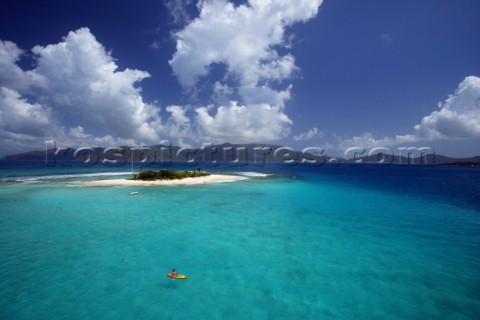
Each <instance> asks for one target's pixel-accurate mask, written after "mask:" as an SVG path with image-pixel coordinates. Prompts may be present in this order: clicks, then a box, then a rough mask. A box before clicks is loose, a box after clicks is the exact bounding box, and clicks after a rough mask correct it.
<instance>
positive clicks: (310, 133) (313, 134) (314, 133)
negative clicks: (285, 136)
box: [293, 127, 321, 141]
mask: <svg viewBox="0 0 480 320" xmlns="http://www.w3.org/2000/svg"><path fill="white" fill-rule="evenodd" d="M318 136H321V132H319V131H318V128H316V127H313V128H312V129H310V130H308V131H307V132H304V133H300V134H298V135H295V136H293V140H295V141H303V140H310V139H313V138H314V137H318Z"/></svg>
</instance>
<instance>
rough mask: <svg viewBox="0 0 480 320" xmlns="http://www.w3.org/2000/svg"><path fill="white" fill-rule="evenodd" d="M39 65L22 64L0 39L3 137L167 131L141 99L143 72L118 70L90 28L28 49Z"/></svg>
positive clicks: (66, 138)
mask: <svg viewBox="0 0 480 320" xmlns="http://www.w3.org/2000/svg"><path fill="white" fill-rule="evenodd" d="M32 53H33V54H34V57H35V62H36V67H35V68H34V69H33V70H27V71H24V70H22V69H21V68H20V67H19V66H18V65H17V62H18V61H19V60H20V58H21V57H22V55H23V54H24V52H23V51H22V50H21V49H19V48H18V47H17V45H16V44H14V43H13V42H9V41H0V71H1V72H0V116H1V122H0V124H1V126H0V143H2V145H3V146H4V148H6V149H19V150H21V149H22V148H37V149H38V148H39V147H41V146H42V145H43V143H44V140H45V139H54V140H56V141H58V142H59V143H61V144H64V145H69V146H72V145H73V146H78V145H79V144H80V145H102V146H109V145H119V144H128V145H133V144H143V143H155V142H158V141H159V139H160V134H161V133H162V132H164V131H165V130H166V128H165V127H164V126H163V125H162V123H161V119H160V116H159V111H160V109H159V107H157V106H156V105H153V104H149V103H146V102H145V101H143V98H142V96H141V90H140V88H138V87H137V84H138V82H140V81H141V80H143V79H145V78H147V77H149V76H150V75H149V74H148V73H147V72H145V71H139V70H131V69H125V70H123V71H119V70H118V66H117V65H116V63H115V60H114V58H113V57H112V56H111V54H110V53H109V52H107V51H106V50H105V48H104V47H103V46H102V45H101V44H100V43H99V42H98V41H97V40H96V39H95V37H94V36H93V34H92V33H91V32H90V30H89V29H88V28H81V29H79V30H76V31H72V32H70V33H69V34H68V35H67V36H66V37H65V38H63V39H62V41H61V42H59V43H57V44H51V45H47V46H35V47H34V48H33V49H32Z"/></svg>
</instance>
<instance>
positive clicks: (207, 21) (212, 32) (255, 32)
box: [170, 0, 322, 141]
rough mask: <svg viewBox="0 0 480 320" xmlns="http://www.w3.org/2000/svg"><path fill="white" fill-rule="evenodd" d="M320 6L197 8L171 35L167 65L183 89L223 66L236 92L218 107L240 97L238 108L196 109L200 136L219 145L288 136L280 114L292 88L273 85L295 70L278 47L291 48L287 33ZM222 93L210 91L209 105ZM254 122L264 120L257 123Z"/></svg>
mask: <svg viewBox="0 0 480 320" xmlns="http://www.w3.org/2000/svg"><path fill="white" fill-rule="evenodd" d="M321 3H322V1H321V0H313V1H312V0H298V1H286V0H278V1H266V0H250V1H249V2H248V4H244V5H239V6H235V5H234V4H232V3H230V2H228V1H226V0H206V1H200V2H199V3H198V8H199V11H200V14H199V17H198V18H196V19H194V20H193V21H192V22H191V23H190V24H188V25H187V26H186V27H185V28H183V29H182V30H180V31H179V32H177V33H176V38H177V46H176V52H175V54H174V55H173V57H172V59H171V60H170V65H171V67H172V69H173V72H174V73H175V75H176V76H177V78H178V80H179V82H180V83H181V84H182V86H183V87H184V88H185V89H187V90H190V91H193V92H194V91H195V89H196V84H197V82H198V81H199V79H200V78H202V77H204V76H207V75H208V74H209V72H210V70H211V67H212V65H215V64H222V65H224V66H225V67H226V68H225V69H226V71H225V72H226V74H225V77H224V79H229V80H230V81H231V82H233V83H234V84H235V85H234V86H233V87H234V89H235V90H234V89H233V88H232V86H231V85H230V86H229V87H228V89H229V90H228V91H226V90H223V91H222V92H221V93H222V96H221V98H222V101H225V93H228V94H229V95H232V94H238V97H240V101H239V103H240V104H237V103H235V102H232V101H231V102H230V103H223V104H222V105H220V106H218V107H217V108H216V110H214V111H213V110H210V109H211V108H213V107H210V109H209V110H207V108H205V107H200V108H198V109H197V110H196V111H197V118H196V120H197V125H198V130H199V133H200V134H201V135H203V136H208V137H211V138H213V139H221V138H222V137H223V139H224V141H226V140H228V139H232V138H236V139H235V140H242V141H259V140H263V141H266V140H275V139H279V138H281V137H284V136H286V135H287V134H288V133H289V132H290V128H289V125H290V124H291V123H292V122H291V120H290V119H289V118H288V116H287V115H286V114H285V110H284V109H285V101H286V100H288V99H289V98H290V90H291V86H287V88H285V89H284V90H278V89H276V88H274V85H276V86H278V85H281V84H282V82H283V81H284V80H287V79H289V78H291V77H292V75H293V74H294V73H295V71H296V70H298V67H297V66H296V65H295V58H294V57H293V56H292V55H291V54H289V53H286V54H283V55H282V54H280V53H279V52H278V47H279V46H282V47H284V48H288V47H289V46H291V43H290V39H291V37H286V36H285V30H286V28H287V27H289V26H291V25H293V24H294V23H298V22H305V21H307V20H309V19H311V18H313V17H315V15H316V14H317V11H318V8H319V6H320V5H321ZM222 88H226V87H225V85H221V86H220V84H217V85H216V86H215V89H216V92H214V99H213V100H215V101H218V100H219V99H218V96H219V94H218V92H219V90H220V89H222ZM232 100H235V99H232ZM259 116H261V117H267V116H268V117H269V118H268V119H259V118H258V117H259ZM230 117H233V118H230ZM247 120H248V121H247ZM267 126H270V128H268V127H267ZM242 129H243V130H242Z"/></svg>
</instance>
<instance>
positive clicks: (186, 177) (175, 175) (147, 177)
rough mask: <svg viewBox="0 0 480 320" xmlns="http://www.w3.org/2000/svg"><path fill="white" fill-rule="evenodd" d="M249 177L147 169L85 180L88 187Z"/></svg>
mask: <svg viewBox="0 0 480 320" xmlns="http://www.w3.org/2000/svg"><path fill="white" fill-rule="evenodd" d="M244 179H247V178H246V177H241V176H237V175H228V174H210V173H206V172H204V171H202V169H197V170H194V171H174V170H158V171H154V170H147V171H142V172H139V173H136V174H134V175H133V177H132V178H125V179H109V180H92V181H84V182H82V184H83V185H85V186H88V187H123V186H128V187H143V186H172V185H176V186H179V185H181V186H192V185H201V184H207V183H220V182H232V181H238V180H244Z"/></svg>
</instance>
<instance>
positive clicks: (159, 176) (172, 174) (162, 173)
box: [132, 168, 210, 181]
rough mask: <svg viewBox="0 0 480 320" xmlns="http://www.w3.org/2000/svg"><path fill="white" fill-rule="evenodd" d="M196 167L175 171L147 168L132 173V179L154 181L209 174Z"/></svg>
mask: <svg viewBox="0 0 480 320" xmlns="http://www.w3.org/2000/svg"><path fill="white" fill-rule="evenodd" d="M209 175H210V174H208V173H206V172H203V171H202V169H200V168H198V169H197V170H194V171H175V170H158V171H154V170H147V171H143V172H140V173H138V174H134V175H133V178H132V180H143V181H155V180H180V179H185V178H197V177H204V176H209Z"/></svg>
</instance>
